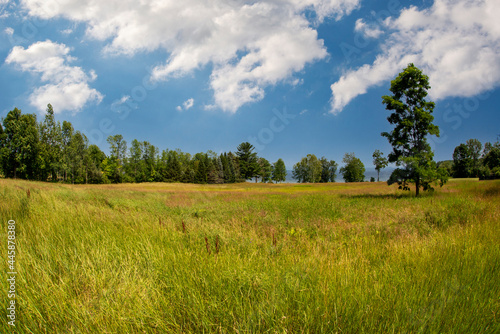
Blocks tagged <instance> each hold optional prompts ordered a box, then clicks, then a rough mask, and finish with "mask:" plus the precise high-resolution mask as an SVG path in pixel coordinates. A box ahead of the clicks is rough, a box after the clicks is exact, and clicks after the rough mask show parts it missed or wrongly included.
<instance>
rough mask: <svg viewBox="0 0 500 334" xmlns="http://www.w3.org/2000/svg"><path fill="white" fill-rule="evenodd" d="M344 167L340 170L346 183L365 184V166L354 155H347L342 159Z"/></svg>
mask: <svg viewBox="0 0 500 334" xmlns="http://www.w3.org/2000/svg"><path fill="white" fill-rule="evenodd" d="M342 162H343V163H344V166H343V167H342V168H340V173H341V174H342V176H343V178H344V181H345V182H363V181H364V180H365V165H364V164H363V162H361V160H360V159H359V158H356V156H355V155H354V153H346V154H345V155H344V159H342Z"/></svg>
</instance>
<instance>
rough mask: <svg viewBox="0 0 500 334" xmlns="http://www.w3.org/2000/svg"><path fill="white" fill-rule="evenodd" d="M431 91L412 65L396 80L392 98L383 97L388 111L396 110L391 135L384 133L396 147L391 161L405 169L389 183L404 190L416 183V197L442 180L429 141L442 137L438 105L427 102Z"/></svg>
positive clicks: (390, 121)
mask: <svg viewBox="0 0 500 334" xmlns="http://www.w3.org/2000/svg"><path fill="white" fill-rule="evenodd" d="M430 88H431V87H430V85H429V78H428V76H427V75H424V74H423V73H422V71H421V70H420V69H418V68H417V67H416V66H415V65H413V64H409V65H408V67H407V68H406V69H404V70H403V72H401V73H400V74H399V75H398V76H397V77H396V78H395V79H394V80H392V82H391V88H390V91H391V92H392V95H386V96H383V97H382V100H383V104H385V107H386V109H387V110H390V111H392V114H391V115H390V116H389V117H388V118H387V120H388V121H389V123H390V124H392V125H394V129H393V130H392V131H391V132H383V133H382V136H384V137H387V139H388V140H389V143H390V144H391V145H392V148H393V151H392V153H390V154H389V162H394V163H396V166H399V167H401V168H397V169H396V170H395V171H394V172H393V174H394V175H391V178H390V179H389V181H388V182H389V183H393V182H397V183H398V184H399V187H400V189H404V190H409V184H410V183H414V184H415V194H416V196H418V195H419V191H420V188H421V187H422V188H423V189H424V190H430V189H432V185H431V183H433V182H434V181H436V180H437V179H438V173H437V168H436V164H435V163H434V161H433V156H434V153H433V152H432V150H431V147H430V145H429V143H428V142H427V135H436V136H439V128H438V127H437V126H436V125H434V124H433V123H432V121H433V120H434V116H432V113H433V111H434V107H435V104H434V102H432V101H427V100H426V97H427V94H428V93H427V91H428V90H429V89H430Z"/></svg>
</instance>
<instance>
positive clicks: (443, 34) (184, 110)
mask: <svg viewBox="0 0 500 334" xmlns="http://www.w3.org/2000/svg"><path fill="white" fill-rule="evenodd" d="M499 15H500V4H499V2H498V1H497V0H484V1H476V2H470V1H466V0H455V1H448V0H436V1H405V0H399V1H398V0H390V1H362V0H323V1H322V0H268V1H263V0H262V1H258V0H254V1H222V0H211V1H199V0H197V1H195V0H185V1H182V2H178V3H175V2H167V1H154V0H144V1H141V2H138V1H132V0H130V1H125V0H121V1H117V0H109V1H90V0H88V1H81V0H64V1H63V0H23V1H8V0H0V77H1V81H0V97H1V99H0V101H1V104H0V117H4V116H5V115H6V114H7V112H8V111H9V110H12V109H13V108H14V107H17V108H19V109H21V110H22V111H23V112H25V113H36V114H38V115H39V116H38V117H39V119H41V118H42V117H43V113H44V110H45V108H46V105H47V104H48V103H51V104H52V105H53V107H54V110H55V112H56V118H57V119H58V120H60V121H62V120H68V121H70V122H71V123H72V124H73V126H74V127H75V129H77V130H80V131H82V132H84V133H85V134H86V135H87V137H88V138H89V140H90V142H91V143H95V144H97V145H99V146H100V147H101V148H102V149H103V150H104V151H105V152H107V151H108V148H107V143H106V137H107V136H109V135H112V134H122V135H123V136H124V137H125V139H126V140H127V142H128V143H130V142H131V141H132V140H133V139H138V140H141V141H143V140H148V141H149V142H151V143H152V144H154V145H156V146H157V147H159V148H160V149H161V150H162V149H166V148H168V149H175V148H180V149H181V150H182V151H185V152H189V153H192V154H194V153H197V152H206V151H207V150H213V151H215V152H223V151H235V150H236V147H237V146H238V145H239V144H240V143H241V142H244V141H250V142H251V143H252V144H254V145H255V146H256V147H257V149H258V153H259V155H260V156H263V157H265V158H267V159H268V160H270V161H271V162H274V161H276V160H277V159H278V158H283V159H284V161H285V163H286V165H287V168H288V169H291V168H292V165H293V164H294V163H296V162H297V161H299V160H300V159H301V158H302V157H304V156H306V155H307V154H309V153H313V154H315V155H316V156H318V157H321V156H326V157H327V158H329V159H333V160H335V161H337V162H339V163H340V162H341V160H342V157H343V155H344V153H346V152H354V153H355V154H356V156H358V157H359V158H361V160H362V161H363V162H364V163H365V165H366V167H372V157H371V156H372V153H373V151H374V150H375V149H380V150H382V151H383V152H384V153H385V154H388V153H389V152H390V151H391V147H390V146H389V144H388V142H387V139H386V138H383V137H381V136H380V133H381V132H383V131H390V130H391V128H390V125H389V123H388V122H387V116H388V115H389V113H388V112H387V111H386V110H385V109H384V106H383V105H382V103H381V96H382V95H385V94H388V93H389V87H390V80H391V79H393V78H394V77H395V76H396V75H397V74H398V73H399V72H401V70H402V69H403V68H404V67H406V65H407V64H408V63H410V62H413V63H415V65H417V66H418V67H420V68H421V69H422V70H423V71H424V73H426V74H427V75H429V77H430V83H431V86H432V88H431V90H430V91H429V94H430V96H429V98H430V99H432V100H433V101H435V102H436V109H435V113H434V116H435V124H437V125H438V126H439V127H440V130H441V138H434V139H432V138H431V144H432V147H433V148H434V150H435V160H438V161H439V160H446V159H451V157H452V153H453V149H454V148H455V146H457V145H458V144H460V143H462V142H465V141H466V140H468V139H470V138H477V139H479V140H480V141H481V142H482V143H483V144H484V143H485V142H487V141H490V142H494V141H496V139H497V136H498V135H499V134H500V125H499V124H500V114H499V112H498V109H499V107H498V106H499V105H500V89H499V83H500V22H499V20H498V16H499Z"/></svg>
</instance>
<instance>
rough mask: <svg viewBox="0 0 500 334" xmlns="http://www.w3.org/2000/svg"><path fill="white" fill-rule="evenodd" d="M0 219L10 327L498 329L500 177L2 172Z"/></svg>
mask: <svg viewBox="0 0 500 334" xmlns="http://www.w3.org/2000/svg"><path fill="white" fill-rule="evenodd" d="M28 189H29V190H30V196H29V198H28V196H27V190H28ZM0 217H1V222H0V224H1V226H2V227H1V232H0V239H1V240H4V241H2V242H1V244H2V245H3V246H2V250H1V253H2V259H6V255H7V246H6V245H7V242H6V240H7V221H8V220H9V219H14V220H15V221H16V242H17V256H16V269H17V271H18V275H17V280H16V288H17V293H18V294H17V306H18V309H17V317H18V318H17V320H16V332H17V333H498V332H500V283H499V282H500V182H498V181H488V182H478V181H473V182H471V181H462V180H454V181H453V182H451V183H450V184H449V185H447V186H445V187H444V188H442V189H437V190H436V192H435V193H432V194H424V195H423V196H422V197H420V198H415V197H413V196H412V194H409V193H402V192H398V191H397V190H395V188H393V187H388V186H387V185H386V184H385V183H358V184H327V185H325V184H323V185H316V184H315V185H294V184H285V185H262V184H258V185H256V184H237V185H221V186H216V185H183V184H125V185H103V186H71V185H60V184H48V183H36V182H25V181H15V180H0ZM205 238H206V239H205ZM206 240H207V241H208V247H207V243H206ZM216 243H218V248H219V251H218V253H217V252H216ZM207 250H209V251H210V253H209V252H208V251H207ZM0 270H1V272H2V273H5V274H4V275H3V277H6V275H7V274H6V273H7V272H8V268H7V263H6V260H4V261H2V263H1V265H0ZM0 287H1V289H2V293H3V294H4V295H6V293H7V291H8V286H7V282H6V280H5V279H3V280H2V281H1V285H0ZM8 301H9V300H8V298H2V299H1V300H0V307H1V312H0V313H1V315H0V317H1V318H2V319H3V320H2V321H1V323H0V332H1V333H9V332H12V328H10V326H8V325H7V320H5V319H6V308H7V303H8Z"/></svg>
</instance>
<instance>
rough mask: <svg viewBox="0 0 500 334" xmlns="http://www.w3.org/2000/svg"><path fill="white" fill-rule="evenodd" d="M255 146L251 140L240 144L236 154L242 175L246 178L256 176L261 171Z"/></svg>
mask: <svg viewBox="0 0 500 334" xmlns="http://www.w3.org/2000/svg"><path fill="white" fill-rule="evenodd" d="M254 149H255V147H254V146H253V145H252V144H250V143H249V142H244V143H241V144H240V145H238V147H237V151H236V156H237V157H238V162H239V166H240V175H241V177H242V178H243V179H244V180H249V179H252V178H254V177H256V176H257V175H258V173H259V169H260V166H259V163H258V157H257V153H256V152H254Z"/></svg>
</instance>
